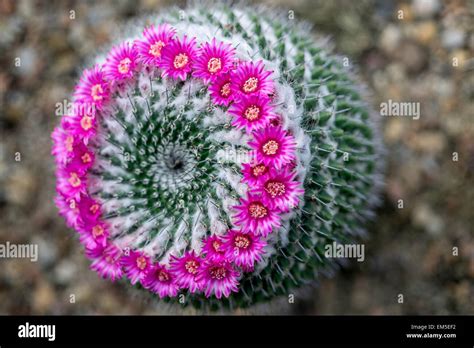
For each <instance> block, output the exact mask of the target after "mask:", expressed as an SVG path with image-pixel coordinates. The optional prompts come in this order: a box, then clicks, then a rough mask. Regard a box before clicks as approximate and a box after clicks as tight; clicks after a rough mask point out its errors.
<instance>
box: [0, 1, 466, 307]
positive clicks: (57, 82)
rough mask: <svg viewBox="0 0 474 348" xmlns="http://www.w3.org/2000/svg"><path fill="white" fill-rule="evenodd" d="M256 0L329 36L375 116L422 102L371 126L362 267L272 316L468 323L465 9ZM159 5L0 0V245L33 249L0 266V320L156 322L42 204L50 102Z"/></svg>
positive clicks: (48, 169) (458, 4)
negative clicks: (377, 191)
mask: <svg viewBox="0 0 474 348" xmlns="http://www.w3.org/2000/svg"><path fill="white" fill-rule="evenodd" d="M265 2H266V3H268V4H271V5H279V6H282V7H283V8H286V9H289V10H293V11H294V13H295V16H296V20H300V19H305V20H308V21H310V22H312V23H314V24H315V29H317V31H318V33H320V34H323V35H328V36H330V37H331V38H332V40H333V42H334V45H335V50H336V51H337V52H338V53H340V54H342V55H343V56H347V57H349V59H350V62H351V63H354V64H355V65H358V66H359V72H360V75H361V77H362V79H363V80H364V81H365V82H366V83H367V84H368V85H369V87H370V90H371V91H372V93H373V100H372V103H373V105H374V108H375V110H377V111H378V110H379V109H380V106H379V105H380V103H382V102H387V101H388V100H389V99H392V100H399V101H404V102H419V103H420V105H421V116H420V118H419V119H418V120H415V119H412V118H407V117H385V118H383V131H384V138H385V143H386V146H387V156H386V161H387V169H386V186H385V190H384V193H383V202H384V203H383V205H382V206H381V207H380V209H379V211H378V217H377V218H376V219H375V220H374V221H373V222H372V223H371V224H370V226H369V228H370V232H371V233H370V236H371V237H370V239H369V240H367V242H366V244H365V249H366V257H365V262H361V263H358V262H356V261H354V262H350V263H349V264H348V266H347V267H346V268H344V269H342V270H341V271H340V272H338V273H337V274H336V275H334V276H333V277H332V278H331V279H322V280H321V281H320V284H319V285H318V286H317V287H316V288H315V289H314V290H311V291H310V293H309V295H308V296H305V299H303V297H297V298H296V301H295V304H292V305H288V306H285V307H286V308H285V310H284V311H285V313H288V312H290V313H299V314H474V233H473V226H474V203H473V202H474V185H473V179H474V122H473V120H474V118H473V117H474V102H473V100H474V74H473V69H474V59H473V52H474V33H473V32H474V30H473V29H474V28H473V26H474V21H473V17H474V3H473V2H472V1H471V2H469V1H467V0H466V1H461V0H460V1H444V2H443V1H437V0H414V1H412V2H410V1H381V0H380V1H368V0H362V1H350V0H344V1H343V0H336V1H311V0H298V1H297V0H287V1H283V0H277V1H265ZM168 3H170V1H158V0H139V1H137V0H135V1H134V0H130V1H128V0H120V1H101V2H100V5H97V4H94V2H92V1H90V2H89V1H42V2H40V1H29V0H22V1H15V0H0V66H1V69H0V242H1V243H5V242H6V241H10V242H11V243H35V244H38V245H39V250H40V258H39V259H38V262H30V261H29V260H6V259H1V260H0V314H95V313H100V314H157V313H164V312H165V309H163V308H159V307H156V306H154V305H153V304H152V303H151V302H149V301H144V300H143V299H141V297H140V296H137V294H136V293H133V292H130V291H129V290H127V289H125V288H124V287H122V286H121V285H114V284H112V283H109V282H107V281H102V280H100V279H99V278H98V277H97V276H96V275H95V274H94V273H93V272H91V271H89V270H88V262H87V261H86V259H85V258H84V257H83V256H82V254H81V251H80V248H79V246H78V244H77V241H76V240H75V239H74V237H73V232H72V231H70V230H68V229H67V228H66V226H65V224H64V222H63V220H62V219H61V218H59V217H58V215H57V211H56V208H55V207H54V205H53V195H54V174H53V160H52V158H51V156H50V155H49V153H50V147H51V141H50V133H51V131H52V129H53V127H54V125H55V124H56V123H57V122H58V121H59V120H58V119H57V117H56V116H54V115H55V113H54V112H55V105H56V103H58V102H59V103H61V102H62V101H63V100H67V99H68V98H69V93H70V91H71V90H72V87H73V85H74V81H75V79H76V78H77V77H78V74H79V72H80V71H81V68H83V67H84V66H85V65H86V64H87V63H88V57H89V56H90V55H92V54H93V52H94V51H95V50H96V49H97V48H100V47H102V46H104V45H107V44H108V42H109V40H110V39H111V38H113V37H114V35H115V30H116V28H117V27H118V25H119V23H122V22H123V21H124V20H127V19H129V18H133V17H135V16H137V15H142V14H146V13H150V11H155V10H159V9H160V7H163V6H166V5H167V4H168ZM71 10H72V11H74V15H75V18H74V19H71V18H70V17H71V14H72V13H71V12H70V11H71ZM400 11H401V12H400ZM400 17H402V18H400ZM18 57H19V58H21V66H20V67H16V66H15V59H16V58H18ZM400 200H403V208H400ZM453 248H454V249H453ZM453 250H454V251H457V253H456V252H453ZM453 254H454V255H453ZM71 295H73V296H74V300H75V301H71V298H72V297H71ZM400 295H402V296H403V303H400V301H399V300H400V298H401V296H400ZM71 302H73V303H71ZM259 310H264V311H266V312H268V311H273V312H281V311H282V310H281V309H279V310H272V308H271V307H266V308H265V307H263V309H262V308H260V309H259ZM166 312H168V311H166ZM239 313H246V312H239Z"/></svg>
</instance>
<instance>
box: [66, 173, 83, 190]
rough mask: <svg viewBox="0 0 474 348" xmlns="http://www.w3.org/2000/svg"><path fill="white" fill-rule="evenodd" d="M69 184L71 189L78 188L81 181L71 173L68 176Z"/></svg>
mask: <svg viewBox="0 0 474 348" xmlns="http://www.w3.org/2000/svg"><path fill="white" fill-rule="evenodd" d="M68 181H69V183H70V184H71V186H72V187H78V186H80V185H81V179H79V176H78V175H77V174H76V173H74V172H72V173H71V174H70V175H69V180H68Z"/></svg>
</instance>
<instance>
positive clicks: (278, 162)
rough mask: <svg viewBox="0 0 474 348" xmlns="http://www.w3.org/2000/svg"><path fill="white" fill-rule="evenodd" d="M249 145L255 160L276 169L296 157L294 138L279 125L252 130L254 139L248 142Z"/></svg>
mask: <svg viewBox="0 0 474 348" xmlns="http://www.w3.org/2000/svg"><path fill="white" fill-rule="evenodd" d="M249 146H250V147H251V148H253V149H254V152H255V154H256V158H257V161H259V162H262V163H264V164H265V165H267V166H274V167H275V168H276V169H280V168H281V167H283V166H284V165H285V164H288V163H290V162H291V161H293V160H294V159H295V158H296V156H295V150H296V142H295V139H294V137H293V136H292V135H290V134H287V132H286V131H285V130H283V129H282V128H281V127H267V128H265V129H262V130H259V131H256V132H254V140H253V141H251V142H249Z"/></svg>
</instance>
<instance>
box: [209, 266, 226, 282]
mask: <svg viewBox="0 0 474 348" xmlns="http://www.w3.org/2000/svg"><path fill="white" fill-rule="evenodd" d="M209 274H210V275H211V278H212V279H217V280H221V279H224V278H225V277H226V275H227V270H226V269H225V268H224V267H212V268H211V269H210V271H209Z"/></svg>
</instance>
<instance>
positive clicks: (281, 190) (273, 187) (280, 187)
mask: <svg viewBox="0 0 474 348" xmlns="http://www.w3.org/2000/svg"><path fill="white" fill-rule="evenodd" d="M285 189H286V187H285V185H284V184H283V183H281V182H277V181H269V182H267V183H266V184H265V191H267V192H268V193H269V194H270V196H272V198H275V197H276V196H281V195H284V194H285Z"/></svg>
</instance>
